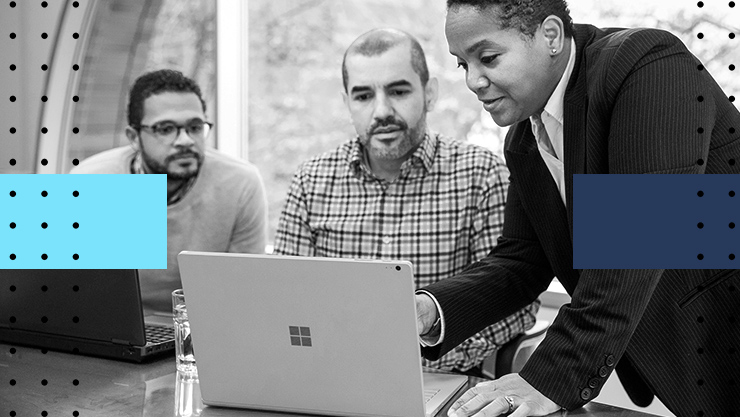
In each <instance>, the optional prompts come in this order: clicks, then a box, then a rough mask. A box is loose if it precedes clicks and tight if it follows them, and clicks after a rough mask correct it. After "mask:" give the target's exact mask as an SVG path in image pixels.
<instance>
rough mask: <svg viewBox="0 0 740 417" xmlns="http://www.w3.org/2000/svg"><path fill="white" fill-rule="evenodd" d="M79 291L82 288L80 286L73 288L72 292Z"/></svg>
mask: <svg viewBox="0 0 740 417" xmlns="http://www.w3.org/2000/svg"><path fill="white" fill-rule="evenodd" d="M79 290H80V286H79V285H74V286H72V291H74V292H77V291H79Z"/></svg>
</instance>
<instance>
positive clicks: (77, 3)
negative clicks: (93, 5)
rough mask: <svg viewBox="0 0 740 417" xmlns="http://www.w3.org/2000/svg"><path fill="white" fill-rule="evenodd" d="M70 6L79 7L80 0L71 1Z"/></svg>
mask: <svg viewBox="0 0 740 417" xmlns="http://www.w3.org/2000/svg"><path fill="white" fill-rule="evenodd" d="M72 7H80V2H79V1H76V2H74V3H72Z"/></svg>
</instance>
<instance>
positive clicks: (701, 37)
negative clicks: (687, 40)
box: [696, 32, 704, 39]
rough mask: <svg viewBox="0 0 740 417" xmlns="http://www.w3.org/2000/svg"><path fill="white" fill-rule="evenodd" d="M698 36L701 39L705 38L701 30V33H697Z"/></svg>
mask: <svg viewBox="0 0 740 417" xmlns="http://www.w3.org/2000/svg"><path fill="white" fill-rule="evenodd" d="M696 37H697V38H699V39H703V38H704V34H703V33H701V32H699V34H697V35H696Z"/></svg>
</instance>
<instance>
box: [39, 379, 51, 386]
mask: <svg viewBox="0 0 740 417" xmlns="http://www.w3.org/2000/svg"><path fill="white" fill-rule="evenodd" d="M48 383H49V381H47V380H45V379H42V380H41V385H44V386H46V384H48Z"/></svg>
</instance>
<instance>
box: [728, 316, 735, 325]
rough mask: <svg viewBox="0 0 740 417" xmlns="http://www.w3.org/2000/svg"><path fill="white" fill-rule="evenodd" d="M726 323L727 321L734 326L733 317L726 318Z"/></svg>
mask: <svg viewBox="0 0 740 417" xmlns="http://www.w3.org/2000/svg"><path fill="white" fill-rule="evenodd" d="M727 321H729V322H730V324H734V323H735V317H734V316H730V317H728V318H727Z"/></svg>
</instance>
